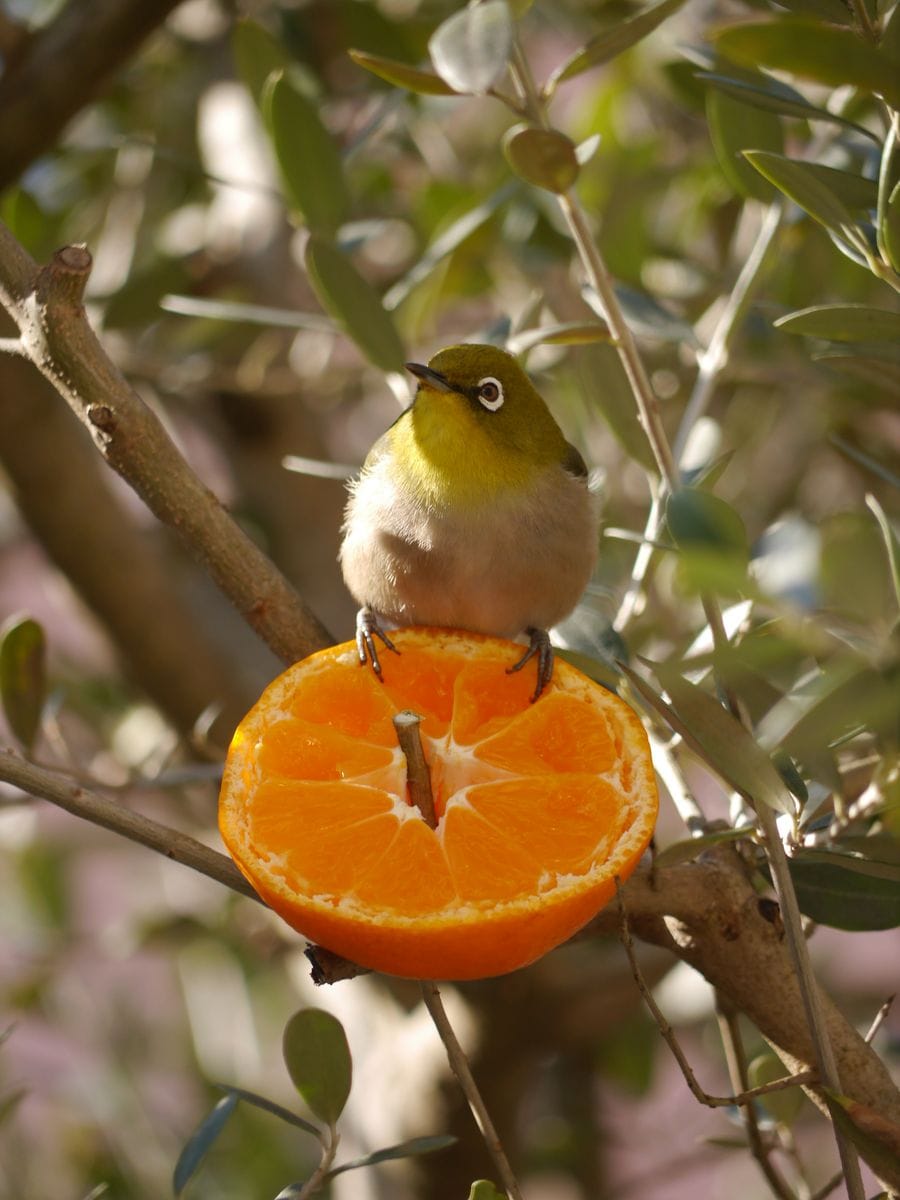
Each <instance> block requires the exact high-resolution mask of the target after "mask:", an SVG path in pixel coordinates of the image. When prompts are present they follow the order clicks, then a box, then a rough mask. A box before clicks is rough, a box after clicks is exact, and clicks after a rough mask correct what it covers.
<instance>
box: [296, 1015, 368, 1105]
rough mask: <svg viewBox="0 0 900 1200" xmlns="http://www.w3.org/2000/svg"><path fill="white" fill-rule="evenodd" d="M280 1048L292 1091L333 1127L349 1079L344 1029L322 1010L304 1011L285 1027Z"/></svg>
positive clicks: (348, 1061)
mask: <svg viewBox="0 0 900 1200" xmlns="http://www.w3.org/2000/svg"><path fill="white" fill-rule="evenodd" d="M282 1048H283V1053H284V1061H285V1065H286V1066H287V1069H288V1074H289V1075H290V1077H291V1080H292V1081H293V1084H294V1087H295V1088H296V1089H297V1091H298V1092H299V1093H300V1095H301V1096H302V1097H303V1099H304V1100H305V1101H306V1103H307V1104H308V1105H309V1108H310V1109H311V1111H312V1112H313V1113H314V1114H315V1115H316V1116H317V1117H318V1118H319V1119H320V1120H321V1121H326V1122H327V1123H328V1124H329V1125H331V1126H333V1125H334V1124H335V1122H336V1121H337V1119H338V1117H339V1116H340V1115H341V1113H342V1112H343V1111H344V1105H345V1104H346V1103H347V1097H348V1096H349V1095H350V1083H351V1079H352V1062H351V1059H350V1047H349V1046H348V1045H347V1035H346V1034H345V1033H344V1027H343V1025H341V1023H340V1021H339V1020H338V1019H337V1017H333V1016H332V1015H331V1013H329V1012H325V1010H324V1009H321V1008H303V1009H301V1010H300V1011H299V1012H296V1013H294V1015H293V1016H292V1017H291V1019H290V1020H289V1021H288V1023H287V1025H286V1026H285V1030H284V1040H283V1043H282Z"/></svg>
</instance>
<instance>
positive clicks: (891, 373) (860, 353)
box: [812, 342, 900, 395]
mask: <svg viewBox="0 0 900 1200" xmlns="http://www.w3.org/2000/svg"><path fill="white" fill-rule="evenodd" d="M892 350H893V347H892V346H889V345H886V344H885V343H884V342H881V343H878V344H877V345H874V346H860V345H859V344H857V343H848V344H846V345H844V346H842V347H841V349H840V350H823V351H820V352H819V353H818V354H813V355H812V358H813V361H814V362H821V363H825V365H826V366H828V367H833V368H834V369H835V370H836V371H842V372H843V373H844V374H845V375H853V376H855V377H856V378H857V379H862V380H864V381H865V382H866V383H871V384H873V385H874V386H875V387H876V388H880V389H882V390H885V391H888V392H892V393H893V394H894V395H900V362H898V361H897V359H896V358H895V357H894V355H893V354H892V353H891V351H892Z"/></svg>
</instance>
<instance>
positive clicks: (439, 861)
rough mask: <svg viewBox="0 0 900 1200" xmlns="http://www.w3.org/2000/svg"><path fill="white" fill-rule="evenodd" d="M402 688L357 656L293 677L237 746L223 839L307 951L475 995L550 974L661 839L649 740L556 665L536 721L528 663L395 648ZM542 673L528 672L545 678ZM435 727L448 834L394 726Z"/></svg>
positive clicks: (338, 651) (447, 638)
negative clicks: (549, 965)
mask: <svg viewBox="0 0 900 1200" xmlns="http://www.w3.org/2000/svg"><path fill="white" fill-rule="evenodd" d="M391 636H392V638H393V639H394V640H395V642H396V644H397V647H398V649H399V650H400V651H401V655H400V657H396V656H393V655H390V654H388V655H386V656H383V665H384V669H385V676H386V679H387V682H386V683H384V684H382V683H380V682H379V681H378V680H377V679H376V677H375V676H374V675H373V673H372V672H371V670H370V669H369V668H360V667H359V665H358V663H357V661H356V654H355V647H354V646H353V645H352V644H351V643H348V644H346V645H344V646H335V647H332V648H331V649H329V650H324V651H322V652H321V653H319V654H315V655H313V656H312V657H311V658H309V659H306V660H304V661H303V662H299V663H296V664H295V665H294V666H293V667H291V668H290V669H289V670H288V671H286V672H285V673H284V674H283V675H282V676H280V677H279V678H278V679H277V680H275V681H274V682H273V683H272V684H271V685H270V686H269V688H268V689H267V690H266V692H265V693H264V695H263V696H262V698H261V699H260V701H259V703H258V704H257V705H256V706H255V707H254V708H253V709H252V710H251V711H250V712H249V713H248V714H247V716H246V717H245V718H244V720H243V721H242V722H241V725H240V726H239V728H238V730H237V731H236V733H235V736H234V739H233V741H232V745H231V748H230V750H229V753H228V760H227V763H226V767H225V773H224V778H223V781H222V791H221V796H220V801H219V827H220V829H221V831H222V837H223V839H224V841H225V843H226V845H227V846H228V849H229V850H230V851H231V853H232V855H233V857H234V859H235V861H236V862H237V864H238V866H239V867H240V868H241V870H242V871H243V872H244V874H245V875H246V876H247V878H248V879H249V880H250V881H251V883H252V884H253V886H254V887H255V888H256V889H257V891H258V892H259V894H260V896H261V897H262V898H263V899H264V900H265V901H266V902H267V903H268V904H269V905H270V906H271V907H272V908H273V909H274V910H275V911H276V912H277V913H279V914H280V915H281V916H282V917H283V918H284V919H285V920H286V921H287V922H288V923H289V924H290V925H292V926H293V927H294V928H295V929H297V930H299V931H300V932H301V933H303V934H305V935H306V936H307V937H308V938H310V939H312V940H314V941H318V942H319V943H320V944H322V945H323V946H326V947H327V948H328V949H330V950H332V951H334V952H335V953H338V954H342V955H344V956H345V957H347V958H350V959H353V960H354V961H356V962H358V963H360V964H362V965H363V966H368V967H371V968H373V969H375V970H381V971H386V972H389V973H392V974H397V975H406V976H419V977H424V978H437V979H440V978H444V979H476V978H481V977H483V976H486V975H497V974H502V973H503V972H505V971H512V970H515V969H516V968H517V967H521V966H524V965H526V964H528V963H529V962H532V961H534V959H536V958H537V957H539V956H540V955H541V954H544V953H546V951H547V950H550V949H552V948H553V947H554V946H556V945H559V944H560V942H563V941H565V940H566V939H567V938H568V937H570V936H571V935H572V934H573V933H575V932H576V931H577V930H578V929H579V928H580V927H581V926H582V925H584V924H585V922H587V921H589V920H590V919H591V917H592V916H593V915H594V914H595V913H596V912H597V911H598V910H599V908H600V907H602V905H603V904H605V903H606V902H607V901H608V900H609V899H610V898H611V897H612V896H613V895H614V890H615V883H614V880H615V878H616V877H619V878H622V879H625V878H627V876H628V875H629V873H630V872H631V871H632V870H633V869H634V867H635V866H636V864H637V862H638V860H639V859H640V857H641V855H642V853H643V851H644V849H645V847H646V845H647V843H648V841H649V839H650V836H651V834H652V832H653V825H654V821H655V818H656V808H657V798H656V788H655V783H654V775H653V767H652V763H651V761H650V753H649V747H648V744H647V738H646V735H645V734H644V731H643V728H642V726H641V723H640V721H639V720H638V718H637V716H636V715H635V714H634V713H633V712H632V711H631V709H629V708H628V706H627V705H625V704H624V703H623V702H622V701H621V700H619V699H618V697H617V696H615V695H613V694H611V693H610V692H607V691H606V690H605V689H604V688H602V687H600V686H599V685H598V684H596V683H594V682H592V681H591V680H590V679H588V678H587V677H586V676H584V675H582V674H581V673H580V672H578V671H577V670H575V668H574V667H572V666H570V665H569V664H568V663H565V662H559V661H558V662H557V664H556V667H555V670H554V678H553V683H552V684H551V687H550V689H549V690H548V691H547V692H545V694H544V695H543V696H542V697H541V698H540V699H539V700H538V701H537V703H534V704H532V703H531V700H530V697H531V693H532V691H533V688H534V672H533V671H529V669H528V668H527V667H526V669H525V670H524V671H523V672H521V673H517V674H514V675H510V674H508V673H507V672H508V667H509V666H510V665H511V664H512V663H514V662H516V661H517V660H518V658H519V657H521V654H522V647H521V646H518V645H516V644H514V643H511V642H507V641H503V640H501V639H498V638H489V637H484V636H482V635H478V634H469V633H463V632H459V631H455V630H427V629H407V630H398V631H396V632H394V633H392V635H391ZM529 665H530V664H529ZM403 708H412V709H414V710H415V711H417V712H420V713H423V714H424V721H423V727H424V730H425V733H426V736H425V739H424V749H425V753H426V758H427V761H428V762H429V764H430V767H431V776H432V785H433V790H434V792H435V799H436V803H437V809H438V814H439V821H438V827H437V829H436V830H433V829H430V828H429V827H428V826H427V825H426V824H425V822H424V820H423V819H422V817H421V815H420V814H419V813H418V811H417V810H416V809H415V808H410V807H409V806H408V803H407V798H406V793H407V786H406V777H405V762H404V760H403V757H402V755H401V754H400V752H399V751H398V749H397V744H396V735H395V731H394V728H393V725H392V724H391V716H392V715H393V713H395V712H396V711H398V710H400V709H403Z"/></svg>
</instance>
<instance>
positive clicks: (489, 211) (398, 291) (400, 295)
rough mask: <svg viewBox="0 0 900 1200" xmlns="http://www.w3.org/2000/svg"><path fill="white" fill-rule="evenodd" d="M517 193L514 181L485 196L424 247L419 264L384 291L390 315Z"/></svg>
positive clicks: (517, 184) (517, 188)
mask: <svg viewBox="0 0 900 1200" xmlns="http://www.w3.org/2000/svg"><path fill="white" fill-rule="evenodd" d="M519 190H520V185H519V183H518V182H516V181H512V182H510V183H507V184H505V185H504V186H503V187H501V188H499V189H498V190H497V191H496V192H494V193H493V194H492V195H490V196H488V198H487V199H486V200H483V201H482V202H481V203H480V204H477V205H476V206H475V207H474V208H471V209H469V210H468V211H467V212H464V213H463V215H462V216H461V217H458V218H457V219H456V220H455V221H453V222H452V223H451V224H450V225H449V226H448V227H447V228H446V229H444V230H443V231H442V232H441V233H439V234H438V235H437V237H436V238H435V239H434V241H433V242H432V243H431V245H429V246H428V247H427V249H426V250H425V253H424V254H422V255H421V256H420V257H419V260H418V262H416V263H415V264H414V266H412V267H411V268H410V270H409V271H408V272H407V273H406V274H405V275H404V276H403V278H402V279H398V280H397V282H396V283H395V284H393V285H392V286H391V287H390V288H389V289H388V290H387V292H386V293H385V297H384V307H385V308H386V309H387V310H388V311H389V312H393V310H394V309H395V308H397V306H398V305H400V304H402V303H403V301H404V300H405V299H406V298H407V296H409V294H410V292H411V291H412V290H413V288H414V287H416V286H417V285H418V284H420V283H421V282H422V281H423V280H425V279H427V278H428V276H429V275H430V274H431V273H432V271H434V269H435V268H436V267H437V266H438V264H439V263H441V262H443V260H444V259H445V258H447V257H448V255H450V254H452V253H453V251H454V250H456V249H458V248H459V247H460V246H461V245H462V244H463V242H464V241H465V240H466V239H467V238H469V237H471V236H472V234H473V233H475V232H476V230H478V229H480V228H481V227H482V225H484V223H485V222H486V221H489V220H490V218H491V217H492V216H493V215H494V213H495V212H497V210H498V209H499V208H502V207H503V205H504V204H505V203H506V202H507V200H509V199H510V198H511V197H512V196H514V195H515V194H516V192H517V191H519Z"/></svg>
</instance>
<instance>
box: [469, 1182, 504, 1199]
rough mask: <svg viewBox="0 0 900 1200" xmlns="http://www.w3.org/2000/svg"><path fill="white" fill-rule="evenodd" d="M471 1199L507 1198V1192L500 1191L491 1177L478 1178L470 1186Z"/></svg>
mask: <svg viewBox="0 0 900 1200" xmlns="http://www.w3.org/2000/svg"><path fill="white" fill-rule="evenodd" d="M469 1200H507V1195H506V1192H498V1191H497V1189H496V1188H495V1187H494V1185H493V1184H492V1183H491V1181H490V1180H489V1179H476V1180H475V1182H474V1183H473V1184H472V1186H471V1187H470V1188H469Z"/></svg>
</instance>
